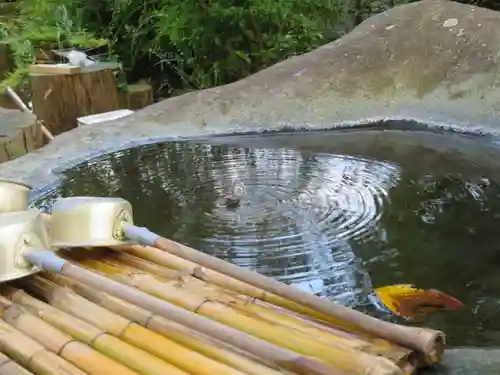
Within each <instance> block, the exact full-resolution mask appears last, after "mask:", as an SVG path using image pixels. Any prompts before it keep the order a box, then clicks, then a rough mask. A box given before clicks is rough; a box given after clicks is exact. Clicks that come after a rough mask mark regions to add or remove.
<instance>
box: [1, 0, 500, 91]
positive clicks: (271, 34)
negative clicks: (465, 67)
mask: <svg viewBox="0 0 500 375" xmlns="http://www.w3.org/2000/svg"><path fill="white" fill-rule="evenodd" d="M410 1H413V0H350V1H346V0H277V1H269V0H231V1H229V0H73V1H70V0H23V1H22V2H20V3H19V4H20V8H21V12H20V14H19V15H18V16H17V17H15V19H14V20H12V21H9V23H8V25H7V27H5V25H4V27H2V25H0V35H2V33H5V30H7V33H6V34H7V36H5V37H3V38H2V39H3V40H4V41H5V42H8V43H10V44H11V45H12V46H13V49H14V52H15V55H16V61H17V63H18V66H19V67H20V70H19V71H18V72H16V73H14V75H13V76H14V77H15V76H16V74H17V75H22V67H23V66H26V64H27V62H30V63H31V61H33V45H34V44H37V43H40V42H41V41H45V42H47V41H50V42H53V43H55V44H57V45H61V46H69V45H73V46H80V47H92V46H96V45H99V44H103V43H105V41H109V45H110V48H111V50H110V53H111V54H113V55H116V56H118V58H119V60H120V61H121V62H122V63H123V66H124V67H125V73H126V74H127V77H128V80H129V81H134V80H137V79H142V78H152V80H153V82H154V83H155V86H156V88H157V89H158V90H159V91H160V92H162V94H163V95H165V94H166V95H171V94H175V93H178V92H179V91H184V90H192V89H203V88H207V87H211V86H214V85H221V84H225V83H229V82H233V81H235V80H238V79H240V78H243V77H246V76H248V75H250V74H252V73H254V72H256V71H258V70H260V69H263V68H265V67H267V66H269V65H272V64H274V63H276V62H278V61H280V60H283V59H286V58H288V57H291V56H294V55H297V54H301V53H304V52H306V51H309V50H311V49H313V48H316V47H317V46H319V45H321V44H324V43H327V42H329V41H332V40H334V39H335V38H338V37H339V36H341V35H342V34H344V33H346V32H348V31H349V30H350V29H351V28H352V27H354V26H355V25H356V24H358V23H359V22H361V21H363V20H364V19H365V18H367V17H369V16H371V15H372V14H374V13H378V12H381V11H385V10H387V9H389V8H391V7H393V6H395V5H398V4H401V3H406V2H410ZM462 1H463V2H467V1H470V2H472V1H476V2H480V5H487V6H489V7H496V6H498V7H500V0H462ZM20 71H21V73H19V72H20Z"/></svg>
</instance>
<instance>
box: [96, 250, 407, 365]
mask: <svg viewBox="0 0 500 375" xmlns="http://www.w3.org/2000/svg"><path fill="white" fill-rule="evenodd" d="M98 258H99V259H100V261H101V262H104V263H106V264H110V265H111V266H114V267H118V268H121V269H123V270H127V271H128V272H131V273H137V270H141V271H145V272H147V273H151V274H153V275H154V276H158V277H160V278H162V279H164V280H167V279H168V278H170V279H172V278H175V277H176V276H177V273H176V272H175V271H173V270H172V269H169V268H165V267H164V266H160V265H158V264H155V263H151V262H149V261H147V260H144V259H141V258H137V257H135V256H133V255H131V254H127V253H121V252H108V253H105V254H102V256H101V257H98ZM191 284H192V287H191ZM179 285H180V284H179ZM186 285H189V286H190V287H189V288H188V289H186ZM182 288H183V290H184V291H185V292H188V291H192V292H193V293H195V294H197V295H199V294H200V293H202V292H203V294H204V297H205V298H207V299H210V300H212V301H218V302H221V303H225V304H228V305H230V306H231V307H232V308H235V309H237V310H239V311H241V312H243V313H245V314H250V316H253V317H255V318H256V319H258V320H261V321H267V322H269V323H271V324H279V325H283V326H285V327H288V328H290V329H293V330H298V331H300V332H302V333H303V334H305V335H307V336H309V337H311V338H314V339H315V340H319V341H321V342H323V343H325V344H327V345H333V346H335V345H338V344H343V345H346V346H349V347H350V348H352V349H354V350H360V351H363V352H366V353H368V354H372V355H376V356H384V357H386V358H389V359H390V360H392V361H393V362H394V363H396V364H397V365H398V366H399V367H403V366H405V365H406V364H407V363H408V362H414V361H415V360H416V358H414V357H415V356H414V355H413V351H412V350H410V349H408V348H403V347H401V346H398V345H396V344H392V343H390V342H388V341H385V340H381V339H379V340H378V341H371V342H370V341H367V340H363V339H361V338H358V337H355V336H353V335H348V334H346V333H345V332H341V331H338V330H334V329H332V328H331V327H324V326H323V327H318V325H315V324H313V322H312V321H306V320H304V319H299V318H298V317H296V316H292V315H290V314H286V313H284V312H282V311H277V310H276V309H271V308H270V307H268V306H270V305H269V304H264V305H257V304H256V300H255V299H254V298H248V297H246V298H245V297H244V296H241V295H237V294H236V293H233V292H231V293H230V295H227V296H225V295H224V294H225V293H227V292H228V290H226V289H222V288H220V287H217V286H213V285H211V284H208V283H207V282H205V281H202V280H199V279H196V278H194V277H192V276H183V277H182ZM325 328H327V329H325Z"/></svg>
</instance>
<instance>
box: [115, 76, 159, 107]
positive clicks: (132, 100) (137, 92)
mask: <svg viewBox="0 0 500 375" xmlns="http://www.w3.org/2000/svg"><path fill="white" fill-rule="evenodd" d="M153 102H154V100H153V87H152V86H151V85H148V84H146V83H136V84H133V85H127V87H126V88H125V89H123V90H120V106H121V107H122V108H123V109H131V110H133V111H136V110H138V109H142V108H144V107H147V106H148V105H151V104H153Z"/></svg>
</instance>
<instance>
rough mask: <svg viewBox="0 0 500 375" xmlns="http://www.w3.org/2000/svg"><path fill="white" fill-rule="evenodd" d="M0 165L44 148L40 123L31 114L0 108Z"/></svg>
mask: <svg viewBox="0 0 500 375" xmlns="http://www.w3.org/2000/svg"><path fill="white" fill-rule="evenodd" d="M0 115H1V116H2V121H1V122H0V135H1V137H0V163H3V162H6V161H8V160H12V159H16V158H18V157H20V156H23V155H26V154H27V153H28V152H32V151H35V150H36V149H38V148H40V147H42V146H43V134H42V129H41V126H40V122H39V121H37V120H36V117H35V116H33V115H32V114H30V113H23V112H20V111H17V110H10V109H3V108H0Z"/></svg>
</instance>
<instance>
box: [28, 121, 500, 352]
mask: <svg viewBox="0 0 500 375" xmlns="http://www.w3.org/2000/svg"><path fill="white" fill-rule="evenodd" d="M499 161H500V148H499V147H498V146H497V145H495V144H494V143H493V142H491V141H490V140H487V139H477V138H471V137H466V136H461V135H456V134H444V133H436V132H408V131H399V130H381V129H373V130H363V131H360V130H358V131H339V132H330V133H309V134H288V135H287V134H282V135H268V136H264V137H263V136H258V137H257V136H246V137H238V138H233V137H231V138H215V139H211V140H210V141H204V142H197V143H194V142H171V143H161V144H153V145H146V146H141V147H137V148H134V149H129V150H125V151H120V152H116V153H113V154H109V155H105V156H102V157H100V158H98V159H94V160H91V161H89V162H86V163H83V164H81V165H78V166H77V167H75V168H73V169H71V170H68V171H66V172H64V176H65V179H64V181H63V184H62V185H61V186H60V187H59V188H58V189H57V190H55V191H52V192H50V193H49V194H48V195H47V196H45V197H43V198H42V199H41V200H39V201H38V202H36V205H37V206H39V207H43V208H45V209H47V210H49V209H50V205H51V202H52V201H53V199H55V198H56V197H58V196H71V195H99V196H121V197H123V198H125V199H127V200H129V201H130V202H131V203H132V205H133V207H134V216H135V221H136V223H138V224H139V225H145V226H147V227H149V228H150V229H151V230H153V231H156V232H158V233H159V234H161V235H164V236H167V237H170V238H172V239H174V240H177V241H180V242H183V243H186V244H188V245H191V246H193V247H196V248H198V249H201V250H203V251H206V252H208V253H211V254H214V255H216V256H218V257H221V258H224V259H227V260H229V261H231V262H233V263H236V264H238V265H241V266H244V267H248V268H251V269H254V270H256V271H258V272H261V273H263V274H266V275H269V276H272V277H275V278H277V279H280V280H282V281H284V282H287V283H292V284H294V285H296V286H297V287H300V288H303V289H305V290H309V291H311V292H314V293H317V294H318V295H323V296H326V297H328V298H331V299H333V300H336V301H337V302H339V303H342V304H345V305H349V306H352V307H356V308H360V309H370V304H369V300H368V299H367V296H368V294H369V293H370V292H371V290H372V288H373V287H377V286H383V285H387V284H393V283H413V284H416V285H418V286H420V287H423V288H437V289H440V290H442V291H443V292H446V293H449V294H451V295H453V296H455V297H457V298H459V299H460V300H462V301H463V302H464V303H465V304H466V305H467V310H466V311H463V312H447V313H437V314H434V315H432V316H430V317H429V318H428V320H427V321H426V322H425V324H426V325H430V326H433V327H435V328H439V329H442V330H444V331H445V332H446V333H447V334H448V336H449V342H450V344H451V345H455V346H460V345H477V346H492V345H498V344H500V319H498V316H500V272H499V270H500V186H499V183H500V167H499ZM235 190H236V191H237V192H238V194H240V195H241V196H240V199H241V200H240V205H239V206H238V207H236V208H228V207H227V206H226V204H225V198H224V197H226V196H227V195H228V194H232V193H233V192H234V191H235ZM385 318H390V317H385Z"/></svg>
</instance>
